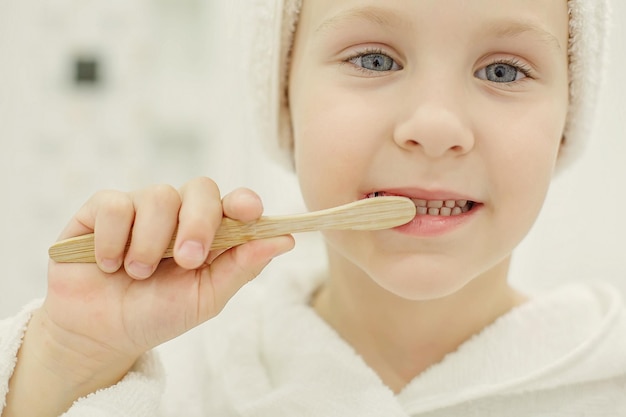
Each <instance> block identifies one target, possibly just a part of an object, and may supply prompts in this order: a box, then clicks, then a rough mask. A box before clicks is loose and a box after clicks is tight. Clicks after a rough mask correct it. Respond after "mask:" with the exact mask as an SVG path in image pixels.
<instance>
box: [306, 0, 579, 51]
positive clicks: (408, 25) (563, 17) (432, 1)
mask: <svg viewBox="0 0 626 417" xmlns="http://www.w3.org/2000/svg"><path fill="white" fill-rule="evenodd" d="M568 20H569V15H568V7H567V1H566V0H471V1H470V0H419V1H416V0H304V1H303V6H302V13H301V18H300V23H299V26H304V28H299V29H300V30H302V29H305V30H304V31H305V32H308V33H309V34H310V35H319V34H324V33H325V32H329V31H330V32H332V31H333V30H336V29H341V28H342V27H346V26H350V25H352V26H355V25H359V24H362V25H370V27H377V28H383V29H385V28H388V29H389V28H393V29H394V30H400V31H402V30H406V31H408V30H414V31H418V30H419V32H429V31H430V32H442V31H443V32H446V33H448V34H457V35H459V36H464V35H465V34H466V33H467V32H470V31H474V32H480V33H481V34H485V33H490V34H493V35H494V36H516V35H520V34H525V35H530V36H534V37H536V38H538V39H540V40H542V41H543V42H544V43H546V44H552V46H553V47H555V48H557V49H561V50H566V49H567V39H568Z"/></svg>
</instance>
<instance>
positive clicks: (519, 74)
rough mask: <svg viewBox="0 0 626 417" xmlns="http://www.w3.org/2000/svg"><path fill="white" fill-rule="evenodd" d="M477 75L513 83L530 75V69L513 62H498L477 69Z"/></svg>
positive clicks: (488, 79)
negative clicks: (527, 69)
mask: <svg viewBox="0 0 626 417" xmlns="http://www.w3.org/2000/svg"><path fill="white" fill-rule="evenodd" d="M475 75H476V77H477V78H480V79H481V80H487V81H491V82H494V83H512V82H515V81H519V80H522V79H524V78H526V77H527V76H528V71H526V70H525V69H524V68H521V67H519V66H517V65H513V63H510V64H509V63H506V62H496V63H493V64H491V65H487V66H486V67H484V68H481V69H479V70H478V71H476V74H475Z"/></svg>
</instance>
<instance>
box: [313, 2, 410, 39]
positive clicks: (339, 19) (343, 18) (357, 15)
mask: <svg viewBox="0 0 626 417" xmlns="http://www.w3.org/2000/svg"><path fill="white" fill-rule="evenodd" d="M354 21H366V22H369V23H373V24H376V25H378V26H381V27H397V26H407V25H408V24H409V23H410V22H409V21H407V20H406V19H404V18H403V17H402V16H401V15H399V14H397V13H394V12H393V11H391V10H388V9H384V8H381V7H375V6H364V7H358V8H353V9H347V10H344V11H341V12H339V13H337V14H336V15H334V16H332V17H330V18H329V19H327V20H325V21H323V22H322V23H321V24H320V25H319V26H318V27H317V29H315V31H314V33H320V32H325V31H326V30H329V29H332V28H333V27H337V26H340V25H342V24H345V23H350V22H354Z"/></svg>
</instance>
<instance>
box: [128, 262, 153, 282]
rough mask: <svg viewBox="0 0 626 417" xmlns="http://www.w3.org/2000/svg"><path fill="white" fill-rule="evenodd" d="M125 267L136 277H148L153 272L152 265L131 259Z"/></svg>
mask: <svg viewBox="0 0 626 417" xmlns="http://www.w3.org/2000/svg"><path fill="white" fill-rule="evenodd" d="M126 269H127V271H128V272H129V273H130V274H131V275H132V276H134V277H136V278H148V277H149V276H150V275H152V273H153V272H154V267H153V266H152V265H147V264H144V263H142V262H137V261H132V262H131V263H130V264H128V267H127V268H126Z"/></svg>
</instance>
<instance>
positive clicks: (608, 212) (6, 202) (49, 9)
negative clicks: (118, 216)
mask: <svg viewBox="0 0 626 417" xmlns="http://www.w3.org/2000/svg"><path fill="white" fill-rule="evenodd" d="M614 3H615V4H614V12H615V13H614V17H613V24H612V27H613V28H612V35H611V48H612V50H611V57H610V66H609V68H608V72H607V76H608V79H607V82H606V88H605V89H604V90H603V91H602V92H601V103H600V111H599V117H598V123H597V129H596V130H595V134H594V137H593V138H591V140H590V141H589V142H590V145H589V146H588V148H587V151H586V153H585V154H584V156H583V158H582V159H581V160H579V161H578V162H577V163H576V164H575V165H574V166H573V167H571V168H570V169H568V170H567V171H566V172H564V173H561V174H559V175H558V177H557V178H556V179H555V182H554V185H553V187H552V190H551V192H550V195H549V196H548V199H547V202H546V205H545V208H544V210H543V212H542V214H541V216H540V218H539V219H538V221H537V223H536V225H535V227H534V228H533V230H532V231H531V233H530V235H529V236H528V237H527V239H526V240H525V241H524V242H523V244H522V245H521V247H520V248H519V250H518V252H517V253H516V255H515V257H514V263H513V270H512V273H511V280H512V281H513V282H514V283H515V284H516V285H518V286H520V287H522V288H524V289H526V290H527V291H535V290H541V289H545V288H549V287H552V286H554V285H558V284H560V283H563V282H565V281H568V280H587V281H596V280H607V281H610V282H612V283H613V284H615V285H616V286H618V287H619V288H621V289H622V291H623V292H624V294H626V253H625V252H626V242H625V240H626V216H623V215H622V214H621V212H620V210H621V208H626V163H625V159H626V158H625V156H626V126H625V123H624V119H625V116H626V104H625V103H626V100H625V98H624V97H625V95H626V77H624V74H623V69H624V68H626V33H625V29H624V26H623V25H620V24H618V23H619V22H624V21H626V2H617V1H614ZM232 4H233V3H231V2H227V1H221V2H217V1H206V0H133V1H132V2H129V1H126V0H106V1H105V0H49V1H47V2H45V3H43V4H42V2H38V1H34V0H21V1H18V2H0V63H1V64H0V83H1V84H0V143H1V144H2V146H1V147H0V170H1V174H2V175H1V176H0V183H1V189H0V202H1V203H0V231H1V236H2V239H0V265H1V267H0V317H4V316H7V315H10V314H11V313H13V312H15V311H17V309H19V307H20V306H21V305H23V304H24V303H25V302H27V301H28V300H30V299H32V298H35V297H42V296H43V295H44V294H45V288H46V265H47V248H48V246H49V245H50V244H51V243H53V242H54V241H55V240H56V238H57V235H58V234H59V233H60V231H61V230H62V228H63V227H64V225H65V224H66V222H67V221H68V220H69V219H70V217H71V216H72V215H73V214H74V212H75V211H76V210H77V209H78V208H79V207H80V205H81V204H82V203H83V202H84V201H85V200H86V199H87V198H88V197H89V196H90V195H91V194H93V193H94V192H95V191H96V190H99V189H102V188H116V189H122V190H131V189H135V188H139V187H145V186H147V185H150V184H154V183H161V182H166V183H170V184H173V185H175V186H180V185H182V184H183V183H184V182H185V181H186V180H188V179H190V178H192V177H195V176H198V175H207V176H210V177H212V178H214V179H215V180H216V181H217V182H218V184H220V187H221V189H222V191H223V192H224V193H226V192H228V191H230V190H232V189H234V188H236V187H239V186H246V187H250V188H253V189H255V190H256V191H257V192H259V194H260V195H261V196H262V198H263V199H264V202H265V206H266V212H267V213H269V214H284V213H293V212H299V211H303V210H304V208H303V205H302V202H301V200H300V197H299V194H298V191H297V184H296V181H295V178H294V177H293V175H292V174H291V173H288V172H286V171H285V170H283V169H282V168H281V167H278V166H275V165H274V164H273V163H272V162H270V161H269V160H267V159H266V158H265V156H264V155H263V150H262V147H261V146H260V144H259V141H258V140H257V139H256V136H255V130H254V127H253V125H252V124H251V122H250V119H249V118H248V117H247V116H246V114H247V113H248V110H247V107H246V103H245V100H242V97H243V98H245V95H246V89H247V88H249V86H248V85H247V83H246V80H245V77H243V76H242V74H243V73H245V72H246V71H250V70H253V69H250V68H245V67H244V65H245V64H243V63H242V60H241V59H239V58H240V57H239V51H238V50H237V48H238V47H240V46H241V45H238V44H237V42H236V35H237V25H236V24H235V25H234V24H232V22H233V17H234V16H236V15H237V10H235V9H234V7H233V6H232ZM233 45H235V46H233ZM242 53H243V52H242ZM312 251H313V253H315V251H319V252H320V253H321V252H322V249H321V247H320V242H319V237H318V236H316V235H300V236H298V248H297V249H296V251H294V253H292V254H289V255H288V260H287V261H285V262H289V260H291V261H294V262H300V261H305V258H307V257H311V256H312ZM269 273H271V269H270V271H269Z"/></svg>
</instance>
